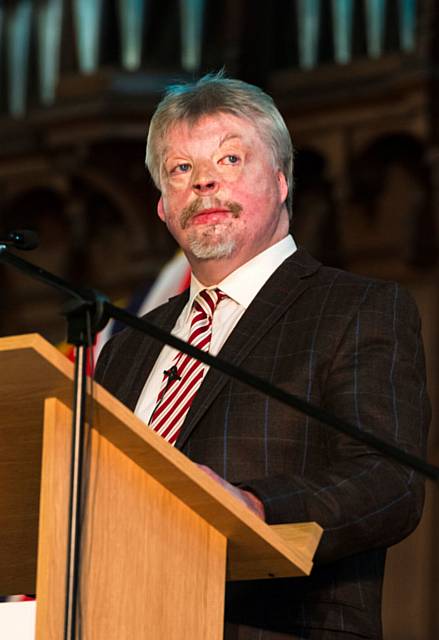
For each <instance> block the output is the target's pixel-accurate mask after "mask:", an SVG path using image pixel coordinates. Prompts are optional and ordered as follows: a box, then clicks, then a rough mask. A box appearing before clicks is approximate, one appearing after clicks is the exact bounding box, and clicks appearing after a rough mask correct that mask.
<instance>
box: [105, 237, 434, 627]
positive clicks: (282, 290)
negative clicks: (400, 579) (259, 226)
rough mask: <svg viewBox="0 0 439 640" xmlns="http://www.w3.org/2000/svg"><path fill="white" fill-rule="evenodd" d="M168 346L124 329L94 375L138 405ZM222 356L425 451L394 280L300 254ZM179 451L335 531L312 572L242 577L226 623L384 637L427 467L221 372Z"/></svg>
mask: <svg viewBox="0 0 439 640" xmlns="http://www.w3.org/2000/svg"><path fill="white" fill-rule="evenodd" d="M186 301H187V292H186V293H185V294H182V295H181V296H178V297H176V298H173V299H172V300H171V301H169V302H168V303H167V304H166V305H163V306H162V307H160V308H158V309H156V310H155V311H153V312H152V313H150V314H149V316H148V318H149V320H151V321H153V322H154V323H156V324H158V325H160V326H161V327H162V328H164V329H166V330H168V331H170V330H171V329H172V327H173V326H174V324H175V322H176V320H177V318H178V316H179V314H180V312H181V310H182V309H183V306H184V304H185V303H186ZM160 349H161V345H160V344H159V343H158V342H156V341H153V340H151V339H149V338H147V337H145V336H143V335H141V334H140V333H139V332H136V331H133V330H126V331H124V332H122V333H121V334H118V335H117V336H116V337H114V338H113V339H112V341H111V342H110V343H108V344H107V346H106V348H105V349H104V351H103V353H102V356H101V358H100V359H99V362H98V367H97V372H96V377H97V379H98V381H100V382H101V383H102V384H104V386H106V387H107V388H108V389H109V391H110V392H112V393H113V394H114V395H116V396H117V397H118V398H119V399H120V400H121V401H122V402H124V403H125V404H126V405H128V407H130V408H131V409H134V407H135V405H136V402H137V399H138V397H139V394H140V392H141V390H142V388H143V386H144V383H145V381H146V378H147V376H148V375H149V373H150V371H151V368H152V366H153V364H154V362H155V360H156V358H157V356H158V354H159V352H160ZM220 355H221V357H222V358H224V359H226V360H229V361H230V362H233V363H234V364H237V365H240V366H241V367H243V368H244V369H246V370H248V371H251V372H252V373H255V374H257V375H258V376H261V377H263V378H265V379H266V380H269V381H270V382H271V383H272V384H275V385H278V386H280V387H282V388H284V389H286V390H287V391H289V392H291V393H294V394H296V395H298V396H300V397H302V398H304V399H306V400H308V401H310V402H312V403H315V404H316V405H319V406H321V407H324V408H325V409H327V410H329V411H332V412H333V413H334V414H336V415H338V416H340V417H341V418H343V419H345V420H348V421H350V422H352V423H355V424H356V425H358V427H360V428H361V429H364V430H368V431H371V432H373V433H374V434H376V435H378V436H380V437H381V438H384V439H385V440H387V441H389V442H391V443H393V444H396V445H397V446H399V447H401V448H403V449H404V450H405V451H409V452H411V453H414V454H418V455H419V454H421V455H422V454H423V453H424V450H425V440H426V429H427V425H428V422H429V416H430V410H429V404H428V400H427V398H426V394H425V372H424V356H423V348H422V342H421V335H420V321H419V317H418V313H417V310H416V307H415V304H414V302H413V301H412V299H411V298H410V296H409V295H408V293H406V292H405V291H404V290H403V289H401V288H400V287H399V286H398V285H397V284H395V283H387V282H381V281H375V280H369V279H366V278H363V277H359V276H356V275H353V274H350V273H346V272H343V271H339V270H336V269H332V268H327V267H323V266H321V265H320V264H319V263H318V262H316V261H315V260H314V259H313V258H311V256H309V255H308V254H307V253H306V252H305V251H304V250H303V249H299V250H298V251H297V252H296V253H295V254H294V255H293V256H291V257H290V258H288V259H287V260H286V261H285V262H284V263H283V264H282V265H281V266H280V267H279V268H278V269H277V270H276V272H275V273H274V274H273V275H272V277H271V278H270V279H269V280H268V282H267V283H266V284H265V285H264V287H263V288H262V289H261V291H260V292H259V294H258V295H257V296H256V298H255V299H254V301H253V302H252V303H251V305H250V306H249V308H248V309H247V311H246V312H245V314H244V315H243V317H242V318H241V320H240V321H239V323H238V325H237V326H236V328H235V329H234V330H233V332H232V334H231V335H230V336H229V338H228V340H227V341H226V343H225V345H224V347H223V348H222V350H221V354H220ZM176 446H177V447H178V448H179V449H181V450H182V451H183V452H184V453H185V454H186V455H187V456H189V458H191V459H193V460H194V461H196V462H199V463H203V464H205V465H208V466H210V467H211V468H212V469H214V470H215V471H216V472H217V473H218V474H219V475H221V476H223V477H224V478H226V479H227V480H228V481H229V482H232V483H236V484H239V485H240V486H242V487H245V488H248V489H250V490H251V491H253V492H254V493H255V494H256V495H257V496H258V497H259V498H260V499H261V500H262V501H263V503H264V506H265V512H266V520H267V522H268V523H285V522H304V521H316V522H318V523H320V524H321V525H322V526H323V527H324V529H325V532H324V535H323V539H322V542H321V544H320V548H319V550H318V553H317V557H316V566H315V569H314V570H313V573H312V575H311V577H310V578H299V579H279V580H272V581H256V582H251V583H250V582H249V583H247V582H245V583H233V584H230V585H229V587H228V590H227V596H226V619H227V620H229V621H230V622H232V623H236V624H243V625H249V626H251V627H256V628H261V629H269V630H273V634H270V633H264V635H263V637H264V639H269V638H271V637H273V638H277V637H279V636H277V635H276V634H275V633H274V632H275V631H277V632H283V633H286V634H288V633H291V634H293V633H294V632H300V629H302V628H303V629H326V630H334V631H336V632H339V633H340V638H342V637H343V636H342V632H343V631H345V632H351V633H357V634H360V635H362V636H364V637H367V638H381V620H380V601H381V585H382V577H383V571H384V559H385V549H386V547H388V546H389V545H392V544H394V543H396V542H398V541H399V540H401V539H402V538H403V537H404V536H406V535H407V534H408V533H410V532H411V531H412V530H413V528H414V527H415V526H416V524H417V523H418V520H419V518H420V514H421V510H422V505H423V483H422V480H421V479H420V478H419V477H418V475H417V474H416V473H414V472H413V471H411V470H410V469H408V468H404V467H403V466H401V465H399V464H397V463H395V462H392V461H391V460H389V459H386V458H385V457H384V456H383V455H381V454H379V453H376V452H375V451H373V450H371V449H370V448H369V447H367V446H366V445H365V444H360V443H358V442H354V441H353V440H352V439H350V438H349V437H347V436H345V435H342V434H339V433H337V432H336V431H334V430H333V429H331V428H329V427H325V426H324V425H322V424H320V423H318V422H317V421H315V420H314V419H310V418H307V417H305V416H304V415H301V414H300V413H298V412H295V411H294V410H292V409H290V408H287V407H285V406H283V405H281V404H279V403H277V402H276V401H272V400H270V399H269V398H267V397H264V396H263V395H262V394H260V393H258V392H256V391H253V390H251V389H250V388H248V387H246V386H244V385H243V384H240V383H238V382H236V381H232V380H229V379H226V377H224V376H223V375H222V374H220V373H218V372H216V371H214V370H213V369H210V371H209V372H208V374H207V376H206V378H205V381H204V382H203V385H202V387H201V389H200V391H199V392H198V395H197V396H196V398H195V400H194V402H193V405H192V407H191V409H190V411H189V413H188V416H187V418H186V420H185V423H184V425H183V428H182V431H181V433H180V436H179V438H178V441H177V445H176ZM322 634H323V632H322ZM246 637H247V636H246ZM256 637H260V636H259V635H258V636H256V635H255V638H256ZM286 637H288V635H287V636H286ZM313 637H314V636H313ZM322 637H324V634H323V635H322ZM331 637H332V636H331ZM337 637H338V636H337Z"/></svg>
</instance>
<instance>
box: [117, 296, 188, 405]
mask: <svg viewBox="0 0 439 640" xmlns="http://www.w3.org/2000/svg"><path fill="white" fill-rule="evenodd" d="M188 291H189V290H186V291H184V292H183V293H182V294H181V295H179V296H176V297H174V298H171V299H170V300H169V302H168V304H166V305H163V306H162V307H159V308H158V309H157V310H156V311H152V312H151V313H150V314H148V321H149V322H151V323H152V324H155V325H157V326H158V327H160V328H161V329H163V330H164V331H167V332H168V333H170V332H171V331H172V329H173V327H174V325H175V323H176V322H177V318H178V316H179V315H180V313H181V312H182V311H183V307H184V305H185V304H186V302H187V301H188V297H189V293H188ZM136 348H137V349H138V353H137V356H136V360H137V362H138V365H139V366H138V367H136V370H135V375H134V377H131V380H130V383H129V384H128V385H127V386H126V389H127V397H125V398H122V397H121V398H120V399H121V400H122V402H124V404H126V405H127V406H128V407H129V408H130V409H131V411H134V409H135V407H136V404H137V401H138V399H139V396H140V394H141V392H142V389H143V387H144V386H145V383H146V381H147V379H148V376H149V374H150V373H151V370H152V368H153V366H154V364H155V363H156V360H157V358H158V357H159V355H160V351H161V350H162V348H163V344H162V343H160V342H159V341H158V340H152V339H151V338H149V336H146V335H145V336H143V339H142V341H141V343H140V344H139V345H137V347H136Z"/></svg>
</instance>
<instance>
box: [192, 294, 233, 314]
mask: <svg viewBox="0 0 439 640" xmlns="http://www.w3.org/2000/svg"><path fill="white" fill-rule="evenodd" d="M224 298H227V295H226V294H225V293H223V292H222V291H220V289H203V290H202V291H200V293H199V294H198V295H197V297H196V298H195V300H194V307H195V308H198V309H199V310H202V311H204V313H205V314H206V316H208V317H209V318H211V317H212V316H213V312H214V311H215V309H216V307H217V305H218V303H219V302H221V300H223V299H224Z"/></svg>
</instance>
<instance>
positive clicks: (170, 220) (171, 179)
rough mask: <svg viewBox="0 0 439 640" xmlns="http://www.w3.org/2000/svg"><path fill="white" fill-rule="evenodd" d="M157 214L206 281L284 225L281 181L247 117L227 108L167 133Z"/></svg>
mask: <svg viewBox="0 0 439 640" xmlns="http://www.w3.org/2000/svg"><path fill="white" fill-rule="evenodd" d="M160 182H161V192H162V194H161V198H160V200H159V204H158V214H159V216H160V218H161V219H162V220H163V221H164V222H165V223H166V225H167V226H168V229H169V231H170V232H171V234H172V235H173V236H174V238H175V239H176V241H177V242H178V243H179V245H180V246H181V247H182V248H183V250H184V252H185V253H186V255H187V257H188V260H189V262H190V264H191V267H192V270H193V272H194V274H195V275H196V276H197V278H198V279H199V280H200V281H201V282H202V283H203V284H205V285H206V286H209V285H212V284H216V283H218V282H220V281H221V280H222V279H224V278H225V277H226V276H227V275H228V274H229V273H231V272H232V271H234V270H235V269H237V268H238V267H240V266H241V265H242V264H244V263H245V262H247V261H248V260H251V258H253V257H254V256H256V255H257V254H259V253H261V252H262V251H264V250H265V249H267V248H268V247H270V246H272V245H273V244H275V243H276V242H278V241H279V240H281V239H282V238H284V237H285V236H286V235H287V233H288V226H289V221H288V212H287V209H286V206H285V200H286V197H287V194H288V186H287V181H286V178H285V176H284V174H283V173H282V171H281V170H280V169H279V168H278V167H276V166H275V164H274V160H273V154H272V151H271V149H270V148H269V147H268V146H267V144H266V143H265V141H264V140H263V139H262V138H261V136H260V134H259V133H258V132H257V130H256V128H255V127H254V125H253V124H252V123H251V122H250V121H248V120H246V119H243V118H238V117H236V116H233V115H231V114H227V113H216V114H212V115H209V116H204V117H202V118H201V119H200V120H199V121H198V122H197V123H196V124H194V125H193V126H189V125H188V124H187V123H185V122H178V123H176V124H175V125H174V126H173V127H172V128H171V129H170V130H169V131H168V133H167V136H166V139H165V143H164V148H163V158H162V166H161V172H160Z"/></svg>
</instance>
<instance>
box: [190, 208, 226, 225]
mask: <svg viewBox="0 0 439 640" xmlns="http://www.w3.org/2000/svg"><path fill="white" fill-rule="evenodd" d="M229 216H230V210H229V209H223V208H218V207H212V208H210V209H202V210H201V211H197V213H195V214H194V215H193V216H192V218H191V224H218V223H220V222H223V221H224V220H225V218H228V217H229Z"/></svg>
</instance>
